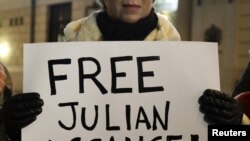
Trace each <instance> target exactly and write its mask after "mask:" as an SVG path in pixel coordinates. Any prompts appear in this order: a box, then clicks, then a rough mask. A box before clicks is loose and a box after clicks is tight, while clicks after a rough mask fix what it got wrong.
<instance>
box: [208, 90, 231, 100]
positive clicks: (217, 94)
mask: <svg viewBox="0 0 250 141" xmlns="http://www.w3.org/2000/svg"><path fill="white" fill-rule="evenodd" d="M204 95H205V96H207V97H214V98H216V99H222V100H224V101H226V102H229V103H235V100H234V98H232V97H230V96H228V95H226V94H225V93H223V92H221V91H217V90H213V89H207V90H205V91H204Z"/></svg>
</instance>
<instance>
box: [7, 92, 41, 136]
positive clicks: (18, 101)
mask: <svg viewBox="0 0 250 141" xmlns="http://www.w3.org/2000/svg"><path fill="white" fill-rule="evenodd" d="M42 106H43V100H42V99H40V95H39V94H38V93H25V94H17V95H15V96H12V97H10V98H9V99H7V100H6V101H5V102H4V104H3V108H2V114H3V123H4V126H5V129H6V133H7V135H8V136H9V137H10V138H11V140H13V141H20V140H21V129H22V128H23V127H25V126H27V125H29V124H31V123H32V122H33V121H35V120H36V117H37V115H39V114H40V113H41V112H42Z"/></svg>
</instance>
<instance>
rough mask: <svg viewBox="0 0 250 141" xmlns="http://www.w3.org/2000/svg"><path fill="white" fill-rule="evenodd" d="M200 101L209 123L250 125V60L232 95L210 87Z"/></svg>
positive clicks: (201, 108)
mask: <svg viewBox="0 0 250 141" xmlns="http://www.w3.org/2000/svg"><path fill="white" fill-rule="evenodd" d="M199 103H200V110H201V112H202V113H204V119H205V120H206V121H207V122H208V123H211V124H243V125H250V120H249V119H250V62H249V63H248V66H247V68H246V70H245V72H244V73H243V75H242V77H241V79H240V80H239V82H238V83H237V84H236V86H235V88H234V90H233V94H232V97H230V96H227V95H226V94H225V93H223V92H220V91H217V90H211V89H208V90H206V91H205V92H204V93H203V95H202V96H201V97H200V99H199Z"/></svg>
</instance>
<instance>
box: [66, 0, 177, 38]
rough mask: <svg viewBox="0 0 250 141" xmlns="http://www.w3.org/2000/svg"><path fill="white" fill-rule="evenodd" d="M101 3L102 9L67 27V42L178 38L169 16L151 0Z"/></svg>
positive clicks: (112, 0)
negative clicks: (155, 6) (163, 13)
mask: <svg viewBox="0 0 250 141" xmlns="http://www.w3.org/2000/svg"><path fill="white" fill-rule="evenodd" d="M101 2H102V3H103V5H104V9H103V10H101V11H96V12H93V13H92V14H91V15H90V16H88V17H86V18H82V19H79V20H76V21H73V22H71V23H69V24H68V25H67V26H66V28H65V29H64V33H65V39H66V41H127V40H138V41H140V40H147V41H156V40H171V41H174V40H177V41H179V40H180V35H179V33H178V32H177V30H176V29H175V27H174V26H173V25H172V23H171V22H170V21H169V20H168V18H167V17H166V16H163V15H161V14H158V13H157V14H156V13H155V11H154V9H153V8H152V6H153V3H154V0H133V1H131V0H102V1H101Z"/></svg>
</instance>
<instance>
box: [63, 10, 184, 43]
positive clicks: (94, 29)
mask: <svg viewBox="0 0 250 141" xmlns="http://www.w3.org/2000/svg"><path fill="white" fill-rule="evenodd" d="M98 12H99V11H96V12H93V13H92V14H91V15H89V16H88V17H86V18H82V19H79V20H76V21H73V22H71V23H69V24H68V25H67V26H66V27H65V29H64V34H65V39H66V41H101V40H102V35H101V32H100V31H99V28H98V26H97V23H96V15H97V14H98ZM157 16H158V20H159V21H158V26H157V28H156V29H154V30H153V31H152V32H151V33H150V34H149V35H148V36H147V37H146V38H145V40H146V41H156V40H171V41H178V40H180V35H179V33H178V32H177V30H176V29H175V27H174V26H173V25H172V23H171V22H170V21H169V20H168V18H167V17H166V16H163V15H161V14H159V13H157Z"/></svg>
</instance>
